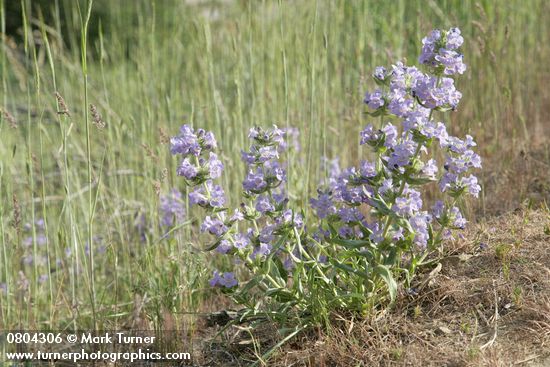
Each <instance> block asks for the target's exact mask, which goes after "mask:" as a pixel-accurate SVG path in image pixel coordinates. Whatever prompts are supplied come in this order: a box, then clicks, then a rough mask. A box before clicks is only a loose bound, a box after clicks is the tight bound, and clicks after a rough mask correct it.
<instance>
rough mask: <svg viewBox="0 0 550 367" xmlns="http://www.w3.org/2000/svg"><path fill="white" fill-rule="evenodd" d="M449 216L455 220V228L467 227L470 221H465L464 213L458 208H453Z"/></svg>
mask: <svg viewBox="0 0 550 367" xmlns="http://www.w3.org/2000/svg"><path fill="white" fill-rule="evenodd" d="M449 215H450V217H451V218H452V220H453V226H455V227H457V228H461V229H463V228H464V227H466V223H468V221H467V220H466V219H464V217H463V216H462V213H461V212H460V209H458V208H457V207H456V206H453V207H452V208H451V210H450V212H449Z"/></svg>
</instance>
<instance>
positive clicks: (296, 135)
mask: <svg viewBox="0 0 550 367" xmlns="http://www.w3.org/2000/svg"><path fill="white" fill-rule="evenodd" d="M283 131H284V132H285V134H286V135H287V136H288V138H289V140H290V139H292V140H291V144H289V143H287V142H285V141H284V140H283V141H282V142H281V143H280V145H279V148H280V150H281V151H285V150H287V149H288V147H289V146H291V147H292V148H294V150H295V151H297V152H299V151H300V150H301V148H302V147H301V145H300V130H298V129H297V128H295V127H287V128H285V129H283Z"/></svg>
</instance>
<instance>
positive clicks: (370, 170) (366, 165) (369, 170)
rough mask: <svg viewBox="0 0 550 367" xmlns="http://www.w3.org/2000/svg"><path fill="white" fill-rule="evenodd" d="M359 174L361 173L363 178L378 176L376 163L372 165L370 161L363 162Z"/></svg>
mask: <svg viewBox="0 0 550 367" xmlns="http://www.w3.org/2000/svg"><path fill="white" fill-rule="evenodd" d="M359 172H360V173H361V176H362V177H366V178H372V177H374V176H376V167H375V165H374V163H371V162H369V161H362V162H361V166H360V168H359Z"/></svg>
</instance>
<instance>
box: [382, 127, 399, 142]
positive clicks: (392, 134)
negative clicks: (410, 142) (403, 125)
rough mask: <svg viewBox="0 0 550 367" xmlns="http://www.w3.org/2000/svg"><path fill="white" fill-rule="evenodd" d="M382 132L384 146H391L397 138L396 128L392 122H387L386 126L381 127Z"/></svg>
mask: <svg viewBox="0 0 550 367" xmlns="http://www.w3.org/2000/svg"><path fill="white" fill-rule="evenodd" d="M382 132H383V133H384V134H385V136H386V140H385V141H384V146H386V147H387V148H392V147H393V146H394V145H395V142H396V140H397V134H398V133H397V128H396V127H395V126H393V125H392V124H390V123H387V124H386V126H384V127H383V128H382Z"/></svg>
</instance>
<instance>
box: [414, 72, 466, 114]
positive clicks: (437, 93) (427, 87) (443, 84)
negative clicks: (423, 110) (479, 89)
mask: <svg viewBox="0 0 550 367" xmlns="http://www.w3.org/2000/svg"><path fill="white" fill-rule="evenodd" d="M413 93H414V95H415V96H416V97H418V99H420V101H421V102H422V104H423V105H424V106H426V107H428V108H436V107H442V106H450V107H451V108H453V109H454V108H456V106H457V105H458V102H459V101H460V98H462V93H460V92H459V91H457V90H456V88H455V85H454V80H453V79H451V78H441V79H440V80H439V82H438V79H437V78H436V77H434V76H430V75H424V76H423V77H421V78H418V79H417V80H416V83H415V85H414V87H413Z"/></svg>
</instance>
